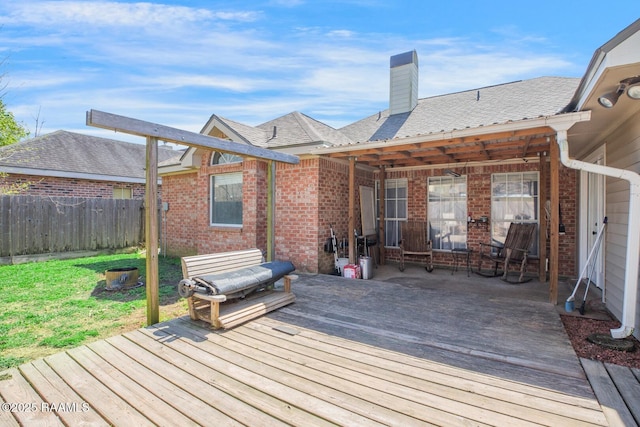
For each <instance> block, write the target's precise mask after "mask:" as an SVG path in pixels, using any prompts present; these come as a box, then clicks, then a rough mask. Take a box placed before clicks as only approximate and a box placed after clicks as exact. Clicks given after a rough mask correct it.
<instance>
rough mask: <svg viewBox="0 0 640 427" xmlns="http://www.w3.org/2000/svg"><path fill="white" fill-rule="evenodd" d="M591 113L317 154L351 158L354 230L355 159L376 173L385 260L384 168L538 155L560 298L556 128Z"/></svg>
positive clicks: (553, 285) (553, 287)
mask: <svg viewBox="0 0 640 427" xmlns="http://www.w3.org/2000/svg"><path fill="white" fill-rule="evenodd" d="M590 117H591V115H590V112H588V111H586V112H577V113H567V114H559V115H554V116H545V117H539V118H536V119H526V120H520V121H512V122H507V123H501V124H494V125H489V126H481V127H475V128H467V129H459V130H451V131H448V132H444V131H443V132H438V133H430V134H426V135H417V136H411V137H406V138H396V139H391V140H383V141H373V142H365V143H354V144H348V145H339V146H333V147H323V148H318V150H317V152H316V153H315V154H318V155H324V156H329V157H333V158H340V159H345V160H348V161H349V229H350V230H352V229H354V228H355V196H356V194H355V191H356V185H355V169H356V163H358V164H362V165H367V166H370V167H372V168H375V169H377V170H378V171H379V181H380V186H381V188H380V196H379V197H380V203H379V215H380V221H379V233H378V235H379V236H380V239H381V242H380V251H381V252H380V260H381V262H384V236H385V230H384V223H385V222H384V215H385V213H384V206H385V203H384V194H385V191H384V182H385V177H386V175H385V174H386V171H387V169H388V168H398V167H417V166H425V165H427V166H440V167H455V166H458V167H460V166H463V165H468V166H472V165H473V164H474V163H478V164H479V163H483V162H489V161H512V160H518V159H525V160H527V161H530V160H531V159H538V161H539V162H540V176H541V181H542V182H546V180H547V179H550V183H551V186H550V192H551V194H549V195H547V194H546V187H545V186H540V189H539V191H540V194H539V197H540V200H546V199H547V198H549V199H550V202H551V218H550V230H551V231H550V245H549V247H550V253H549V300H550V302H551V303H553V304H557V301H558V254H559V250H558V247H559V226H560V215H559V208H558V207H559V204H560V203H559V202H560V196H559V190H560V182H559V168H560V151H559V146H558V144H557V141H558V137H557V135H558V132H566V131H568V130H569V129H571V127H572V126H573V125H574V124H575V123H578V122H583V121H588V120H589V119H590ZM547 225H548V224H547V219H546V217H545V216H544V215H543V216H541V218H540V228H541V229H545V228H546V227H547ZM355 247H356V243H355V236H354V235H352V234H349V259H350V261H351V262H353V261H354V260H355ZM546 247H547V245H546V240H545V236H544V234H543V233H540V244H539V248H540V259H541V260H543V259H545V258H546V257H547V254H546ZM545 269H546V266H545V263H543V262H540V266H539V277H540V280H541V281H544V280H546V271H545Z"/></svg>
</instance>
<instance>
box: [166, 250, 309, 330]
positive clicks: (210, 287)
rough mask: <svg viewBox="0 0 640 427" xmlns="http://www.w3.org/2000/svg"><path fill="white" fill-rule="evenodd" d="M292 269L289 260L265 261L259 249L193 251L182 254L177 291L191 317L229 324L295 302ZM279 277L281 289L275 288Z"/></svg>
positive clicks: (221, 325) (223, 325)
mask: <svg viewBox="0 0 640 427" xmlns="http://www.w3.org/2000/svg"><path fill="white" fill-rule="evenodd" d="M294 270H295V267H294V265H293V264H292V263H291V262H290V261H273V262H264V257H263V256H262V252H261V251H260V250H259V249H248V250H242V251H234V252H222V253H215V254H206V255H194V256H189V257H183V258H182V276H183V279H182V280H181V281H180V283H179V284H178V291H179V293H180V295H181V296H183V297H185V298H187V302H188V304H189V316H190V317H191V319H192V320H204V321H205V322H207V323H210V324H211V327H212V328H214V329H220V328H231V327H234V326H237V325H239V324H241V323H244V322H246V321H248V320H251V319H253V318H255V317H259V316H261V315H263V314H266V313H268V312H270V311H273V310H276V309H278V308H280V307H283V306H285V305H288V304H291V303H292V302H294V301H295V298H296V297H295V295H294V294H293V293H292V292H291V281H292V280H294V279H295V278H297V276H295V275H291V274H290V273H291V272H293V271H294ZM280 279H283V282H284V286H283V288H284V289H283V290H276V289H275V283H276V282H277V281H278V280H280ZM223 303H224V304H223Z"/></svg>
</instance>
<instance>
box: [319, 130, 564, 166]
mask: <svg viewBox="0 0 640 427" xmlns="http://www.w3.org/2000/svg"><path fill="white" fill-rule="evenodd" d="M555 134H556V133H555V131H554V130H553V129H551V128H550V127H548V126H543V127H535V128H530V129H521V130H512V131H501V132H495V133H487V134H478V135H469V136H461V137H451V134H450V133H443V134H442V138H436V139H434V137H433V135H428V136H425V138H424V140H423V141H420V137H412V138H410V142H407V143H402V142H401V141H399V140H398V141H394V140H390V141H385V142H370V143H362V144H352V145H348V146H342V147H341V149H340V151H333V152H330V153H327V155H328V156H329V157H332V158H350V157H356V158H357V162H358V163H359V164H366V165H369V166H372V167H380V166H385V167H403V166H423V165H439V164H442V165H445V164H451V163H467V162H487V161H496V160H507V159H518V158H525V157H537V156H538V154H539V153H541V152H544V151H546V152H549V142H550V141H553V138H554V137H555Z"/></svg>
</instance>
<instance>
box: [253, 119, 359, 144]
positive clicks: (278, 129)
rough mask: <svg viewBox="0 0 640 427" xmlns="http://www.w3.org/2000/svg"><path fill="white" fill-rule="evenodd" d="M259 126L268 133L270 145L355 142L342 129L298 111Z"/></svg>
mask: <svg viewBox="0 0 640 427" xmlns="http://www.w3.org/2000/svg"><path fill="white" fill-rule="evenodd" d="M258 128H260V129H263V130H264V131H265V132H266V133H267V135H268V139H267V141H266V143H267V146H269V147H286V146H292V145H309V144H318V145H322V144H328V145H335V144H348V143H351V142H353V141H351V140H350V139H349V138H348V137H347V136H345V135H344V134H343V133H341V132H340V131H338V130H336V129H334V128H332V127H331V126H329V125H326V124H324V123H322V122H320V121H318V120H316V119H313V118H311V117H309V116H307V115H306V114H302V113H300V112H298V111H294V112H292V113H289V114H286V115H284V116H282V117H278V118H277V119H274V120H271V121H268V122H266V123H263V124H261V125H259V126H258ZM274 129H275V130H274Z"/></svg>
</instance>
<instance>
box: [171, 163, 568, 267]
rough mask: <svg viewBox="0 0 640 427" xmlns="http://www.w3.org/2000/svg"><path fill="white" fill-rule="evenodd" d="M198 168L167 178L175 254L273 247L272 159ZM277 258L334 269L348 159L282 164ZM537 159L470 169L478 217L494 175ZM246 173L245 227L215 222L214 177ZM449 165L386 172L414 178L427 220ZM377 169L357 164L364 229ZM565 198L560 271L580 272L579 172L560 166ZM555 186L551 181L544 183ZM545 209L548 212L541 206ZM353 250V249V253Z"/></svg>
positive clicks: (480, 231) (413, 205)
mask: <svg viewBox="0 0 640 427" xmlns="http://www.w3.org/2000/svg"><path fill="white" fill-rule="evenodd" d="M202 157H203V160H202V165H201V167H200V168H199V169H198V170H197V171H194V172H193V173H189V174H180V175H173V176H165V177H163V188H162V191H163V201H165V202H169V204H170V209H169V212H167V221H168V223H167V232H166V236H167V242H168V245H167V246H168V252H169V253H172V254H174V255H180V256H183V255H187V254H193V253H209V252H224V251H229V250H238V249H246V248H250V247H257V248H259V249H261V250H263V251H264V250H266V230H267V216H266V215H267V182H266V179H267V178H266V177H267V163H265V162H262V161H257V160H247V161H245V162H244V163H243V164H235V165H217V166H209V165H208V163H209V158H208V156H202ZM275 165H276V167H275V169H276V173H275V180H276V199H275V211H274V215H275V241H274V243H275V258H276V259H280V260H291V261H292V262H293V263H294V265H295V266H296V268H297V269H298V270H299V271H301V272H313V273H315V272H321V273H329V272H332V271H333V269H334V259H333V253H327V252H325V251H324V244H325V242H326V240H327V239H328V238H329V236H330V231H329V226H330V224H331V225H332V226H333V228H334V231H335V232H336V235H337V237H338V239H339V240H342V239H343V238H344V239H347V240H348V237H349V233H353V230H349V209H348V208H349V165H348V163H346V162H344V161H339V160H335V159H329V158H310V159H301V161H300V163H299V164H297V165H290V164H283V163H276V164H275ZM537 170H538V164H537V163H536V162H529V163H520V164H513V165H509V164H502V165H492V166H476V167H468V168H466V171H465V174H466V175H467V176H468V180H467V192H468V202H467V203H468V212H469V215H471V216H472V217H474V218H478V217H480V216H483V215H485V216H488V217H490V216H491V174H493V173H500V172H519V171H537ZM235 171H243V206H244V213H243V226H242V228H224V227H211V226H210V225H209V179H210V175H211V174H213V173H225V172H235ZM443 174H444V170H439V169H434V170H406V171H395V172H394V171H392V170H391V171H389V170H388V171H387V177H388V178H407V180H408V184H409V202H408V205H409V211H408V212H409V217H410V218H413V219H419V218H422V219H424V218H426V215H427V178H428V177H429V176H442V175H443ZM376 178H377V177H376V175H375V174H373V173H372V172H369V171H365V170H363V169H359V168H356V195H355V200H354V203H355V217H354V223H355V227H356V229H357V230H361V220H360V201H359V186H360V185H366V186H370V187H374V186H375V179H376ZM560 179H561V182H562V183H563V185H562V186H561V187H562V189H561V191H562V194H561V203H562V214H563V218H562V219H563V222H564V224H565V225H566V231H567V233H566V235H564V236H562V237H561V239H560V254H561V260H560V274H561V275H575V274H576V273H575V268H576V267H575V265H576V259H575V258H576V254H575V241H576V238H575V233H576V196H575V191H576V188H577V174H576V173H575V171H573V170H570V169H567V168H561V177H560ZM545 185H547V187H549V183H545ZM541 214H544V211H543V212H541ZM488 241H489V231H488V228H485V227H482V226H471V227H470V228H469V231H468V242H469V247H471V248H473V249H474V250H476V251H477V250H478V247H479V243H480V242H488ZM347 253H348V251H347ZM386 256H387V259H389V260H391V261H394V260H396V261H397V260H398V259H399V253H398V251H396V250H388V251H387V252H386ZM434 261H435V262H436V264H442V265H444V264H451V262H452V260H451V254H450V253H448V252H443V253H436V254H435V256H434Z"/></svg>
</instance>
